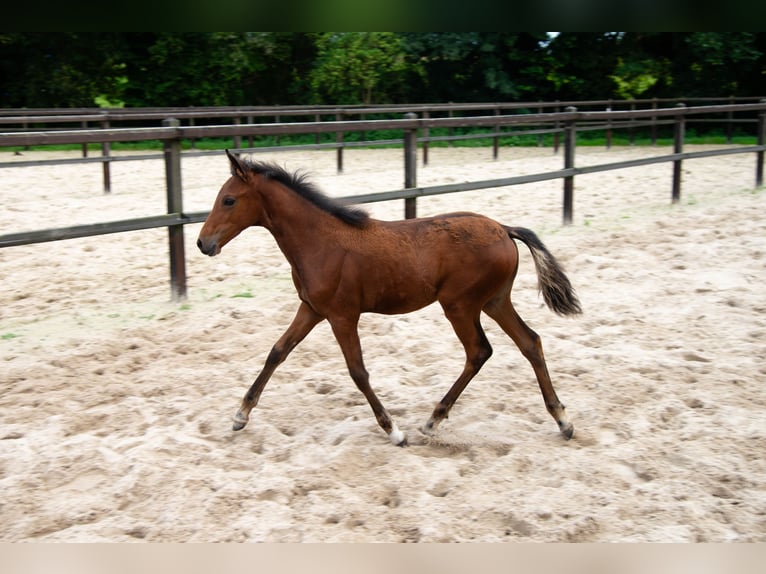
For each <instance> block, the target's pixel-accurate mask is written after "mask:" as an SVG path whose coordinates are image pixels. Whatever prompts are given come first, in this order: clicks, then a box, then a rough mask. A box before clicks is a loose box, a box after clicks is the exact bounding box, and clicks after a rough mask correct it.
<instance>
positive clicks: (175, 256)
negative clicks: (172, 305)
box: [162, 118, 186, 301]
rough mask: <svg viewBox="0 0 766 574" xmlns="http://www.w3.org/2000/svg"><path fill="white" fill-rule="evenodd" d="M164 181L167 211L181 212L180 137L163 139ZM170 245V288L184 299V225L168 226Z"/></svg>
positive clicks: (174, 124) (171, 122)
mask: <svg viewBox="0 0 766 574" xmlns="http://www.w3.org/2000/svg"><path fill="white" fill-rule="evenodd" d="M162 125H163V126H165V127H173V128H177V127H178V126H179V125H181V122H179V121H178V120H177V119H175V118H168V119H166V120H163V122H162ZM164 148H165V181H166V187H167V199H168V213H178V214H181V213H183V192H182V188H181V139H180V138H177V137H176V138H173V139H169V140H165V145H164ZM168 245H169V247H170V290H171V296H172V298H173V301H181V300H183V299H186V253H185V249H184V226H183V225H170V226H168Z"/></svg>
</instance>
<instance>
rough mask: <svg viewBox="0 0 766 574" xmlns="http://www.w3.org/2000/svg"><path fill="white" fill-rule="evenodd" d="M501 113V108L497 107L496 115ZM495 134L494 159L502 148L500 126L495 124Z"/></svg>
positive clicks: (493, 141) (493, 140) (493, 139)
mask: <svg viewBox="0 0 766 574" xmlns="http://www.w3.org/2000/svg"><path fill="white" fill-rule="evenodd" d="M499 115H500V108H495V117H497V116H499ZM493 131H494V132H495V136H494V137H493V138H492V159H495V160H496V159H497V156H498V153H499V150H500V126H498V125H497V124H495V127H494V130H493Z"/></svg>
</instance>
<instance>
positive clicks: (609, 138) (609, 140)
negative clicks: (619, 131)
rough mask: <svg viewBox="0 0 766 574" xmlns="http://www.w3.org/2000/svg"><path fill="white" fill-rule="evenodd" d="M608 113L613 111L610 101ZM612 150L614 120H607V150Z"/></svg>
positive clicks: (610, 101)
mask: <svg viewBox="0 0 766 574" xmlns="http://www.w3.org/2000/svg"><path fill="white" fill-rule="evenodd" d="M606 111H607V112H611V111H612V100H609V105H608V106H607V108H606ZM611 148H612V118H609V119H608V120H606V149H611Z"/></svg>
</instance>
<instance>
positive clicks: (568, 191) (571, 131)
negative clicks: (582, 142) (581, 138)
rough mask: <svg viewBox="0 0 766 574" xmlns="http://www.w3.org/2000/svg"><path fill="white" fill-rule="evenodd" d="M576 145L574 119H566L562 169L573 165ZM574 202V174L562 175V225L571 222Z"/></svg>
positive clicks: (573, 109)
mask: <svg viewBox="0 0 766 574" xmlns="http://www.w3.org/2000/svg"><path fill="white" fill-rule="evenodd" d="M565 111H567V112H569V113H575V112H576V111H577V108H575V107H574V106H569V107H567V108H566V110H565ZM576 146H577V133H576V131H575V120H567V121H566V122H565V125H564V169H571V168H573V167H574V157H575V147H576ZM573 203H574V176H573V175H568V176H566V177H564V225H571V224H572V213H573V211H574V209H573Z"/></svg>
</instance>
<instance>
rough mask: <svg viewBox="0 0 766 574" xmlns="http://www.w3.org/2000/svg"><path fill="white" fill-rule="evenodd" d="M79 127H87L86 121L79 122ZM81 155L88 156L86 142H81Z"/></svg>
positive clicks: (85, 128)
mask: <svg viewBox="0 0 766 574" xmlns="http://www.w3.org/2000/svg"><path fill="white" fill-rule="evenodd" d="M80 127H81V128H82V129H84V130H87V129H88V122H82V123H80ZM82 157H88V144H86V143H84V144H82Z"/></svg>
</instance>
